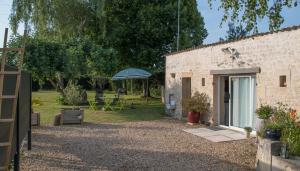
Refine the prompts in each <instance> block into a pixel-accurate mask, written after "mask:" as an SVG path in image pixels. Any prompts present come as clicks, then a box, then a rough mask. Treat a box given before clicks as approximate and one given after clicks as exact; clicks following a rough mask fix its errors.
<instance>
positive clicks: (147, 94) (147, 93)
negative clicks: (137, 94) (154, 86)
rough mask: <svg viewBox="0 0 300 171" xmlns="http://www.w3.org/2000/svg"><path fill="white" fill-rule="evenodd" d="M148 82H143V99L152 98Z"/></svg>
mask: <svg viewBox="0 0 300 171" xmlns="http://www.w3.org/2000/svg"><path fill="white" fill-rule="evenodd" d="M146 81H147V80H143V97H150V89H149V85H148V86H147V82H146ZM145 82H146V83H145Z"/></svg>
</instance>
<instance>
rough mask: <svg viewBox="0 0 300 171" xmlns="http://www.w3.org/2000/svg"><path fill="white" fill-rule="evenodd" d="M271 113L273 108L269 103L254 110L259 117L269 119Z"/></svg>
mask: <svg viewBox="0 0 300 171" xmlns="http://www.w3.org/2000/svg"><path fill="white" fill-rule="evenodd" d="M272 113H273V108H272V107H271V106H270V105H261V106H260V108H258V109H257V110H256V114H257V116H258V118H259V119H269V118H270V117H271V115H272Z"/></svg>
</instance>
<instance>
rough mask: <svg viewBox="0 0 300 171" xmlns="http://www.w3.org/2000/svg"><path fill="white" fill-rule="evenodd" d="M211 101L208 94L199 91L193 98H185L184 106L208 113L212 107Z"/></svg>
mask: <svg viewBox="0 0 300 171" xmlns="http://www.w3.org/2000/svg"><path fill="white" fill-rule="evenodd" d="M209 102H210V100H209V97H208V95H207V94H205V93H199V92H198V91H197V92H195V93H194V95H193V97H192V98H190V99H183V106H184V108H186V109H188V110H189V111H190V112H199V113H207V112H209V109H210V104H209Z"/></svg>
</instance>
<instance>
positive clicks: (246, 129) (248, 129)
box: [244, 127, 252, 132]
mask: <svg viewBox="0 0 300 171" xmlns="http://www.w3.org/2000/svg"><path fill="white" fill-rule="evenodd" d="M244 130H245V131H246V132H252V128H251V127H245V128H244Z"/></svg>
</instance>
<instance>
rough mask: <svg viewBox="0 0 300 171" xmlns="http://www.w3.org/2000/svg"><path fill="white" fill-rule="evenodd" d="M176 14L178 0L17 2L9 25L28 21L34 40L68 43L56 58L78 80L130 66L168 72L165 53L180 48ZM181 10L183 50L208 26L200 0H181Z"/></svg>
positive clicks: (197, 42)
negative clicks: (81, 77) (198, 6)
mask: <svg viewBox="0 0 300 171" xmlns="http://www.w3.org/2000/svg"><path fill="white" fill-rule="evenodd" d="M176 13H177V0H170V1H143V0H131V1H126V0H122V1H119V0H112V1H106V0H89V1H82V0H64V1H61V0H44V1H28V0H15V1H13V7H12V12H11V16H10V25H11V27H12V28H13V30H14V31H16V30H17V27H18V25H19V23H22V22H24V23H25V25H26V28H29V27H32V29H31V30H32V31H33V33H32V35H33V36H34V37H35V38H37V39H41V40H42V41H51V42H60V43H62V44H64V45H65V46H63V49H66V50H65V51H64V52H65V55H64V57H65V58H66V60H62V58H60V57H58V58H57V59H58V60H60V61H64V62H65V63H64V65H63V66H64V67H65V68H64V77H65V78H68V77H71V78H72V79H73V77H74V78H77V77H78V76H80V75H84V74H92V75H97V76H99V73H100V74H101V76H108V75H111V73H113V72H114V71H118V70H121V69H124V68H125V67H128V66H132V67H139V68H145V69H148V70H149V71H152V72H159V71H164V61H163V60H161V59H162V58H161V57H162V56H164V55H165V54H166V53H169V52H172V51H175V50H176V36H177V15H176ZM180 14H181V20H180V28H181V29H180V49H185V48H189V47H193V46H196V45H200V44H202V43H203V40H204V39H205V38H206V37H207V30H206V29H205V28H204V20H203V18H202V16H201V14H200V12H198V10H197V3H196V0H182V3H181V10H180ZM85 39H89V41H90V43H86V42H88V41H86V40H85ZM70 41H71V45H70V44H69V42H70ZM72 42H74V43H72ZM90 44H95V45H96V46H89V45H90ZM90 50H92V52H91V53H86V52H87V51H90ZM84 65H87V67H86V68H87V69H88V70H87V71H85V67H84ZM53 71H54V72H56V71H57V70H53ZM70 71H76V72H70ZM51 76H52V75H51Z"/></svg>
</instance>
